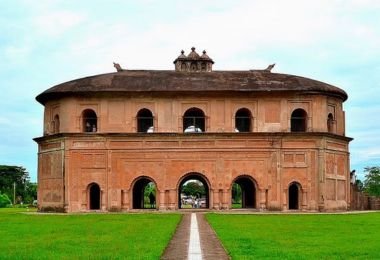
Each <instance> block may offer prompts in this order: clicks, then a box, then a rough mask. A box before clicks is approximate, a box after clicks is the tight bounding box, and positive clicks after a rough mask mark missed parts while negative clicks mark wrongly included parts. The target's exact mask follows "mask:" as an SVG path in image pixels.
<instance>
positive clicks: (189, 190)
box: [182, 180, 206, 198]
mask: <svg viewBox="0 0 380 260" xmlns="http://www.w3.org/2000/svg"><path fill="white" fill-rule="evenodd" d="M182 193H184V194H185V195H186V196H194V197H198V198H201V197H203V196H205V195H206V190H205V187H204V185H203V184H202V182H200V181H197V180H194V181H193V180H190V181H188V182H186V183H185V184H184V185H183V186H182Z"/></svg>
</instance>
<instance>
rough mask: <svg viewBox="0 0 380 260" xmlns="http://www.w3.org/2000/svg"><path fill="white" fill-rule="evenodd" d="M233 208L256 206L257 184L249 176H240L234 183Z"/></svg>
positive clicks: (232, 191)
mask: <svg viewBox="0 0 380 260" xmlns="http://www.w3.org/2000/svg"><path fill="white" fill-rule="evenodd" d="M231 197H232V199H231V201H232V208H256V184H255V181H254V180H252V178H250V177H248V176H240V177H238V178H236V179H235V181H234V182H233V183H232V189H231Z"/></svg>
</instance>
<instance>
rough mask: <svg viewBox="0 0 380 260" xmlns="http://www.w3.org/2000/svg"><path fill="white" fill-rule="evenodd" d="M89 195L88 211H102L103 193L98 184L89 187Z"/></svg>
mask: <svg viewBox="0 0 380 260" xmlns="http://www.w3.org/2000/svg"><path fill="white" fill-rule="evenodd" d="M87 194H88V203H87V205H88V209H89V210H100V206H101V191H100V187H99V185H98V184H97V183H91V184H89V185H88V187H87Z"/></svg>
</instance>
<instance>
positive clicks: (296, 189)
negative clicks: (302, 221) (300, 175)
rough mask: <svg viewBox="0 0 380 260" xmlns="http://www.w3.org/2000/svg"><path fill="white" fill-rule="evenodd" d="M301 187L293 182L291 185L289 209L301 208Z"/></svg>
mask: <svg viewBox="0 0 380 260" xmlns="http://www.w3.org/2000/svg"><path fill="white" fill-rule="evenodd" d="M300 190H301V188H300V185H299V184H298V183H296V182H293V183H291V184H290V185H289V190H288V199H289V204H288V205H289V209H299V206H300Z"/></svg>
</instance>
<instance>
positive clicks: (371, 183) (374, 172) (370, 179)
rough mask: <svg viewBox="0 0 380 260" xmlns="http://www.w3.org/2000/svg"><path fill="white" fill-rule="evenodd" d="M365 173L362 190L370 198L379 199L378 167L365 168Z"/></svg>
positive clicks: (379, 179)
mask: <svg viewBox="0 0 380 260" xmlns="http://www.w3.org/2000/svg"><path fill="white" fill-rule="evenodd" d="M364 171H365V172H366V173H367V174H366V175H365V180H364V190H365V191H366V192H367V193H368V194H369V195H372V196H376V197H380V167H379V166H373V167H366V168H364Z"/></svg>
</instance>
